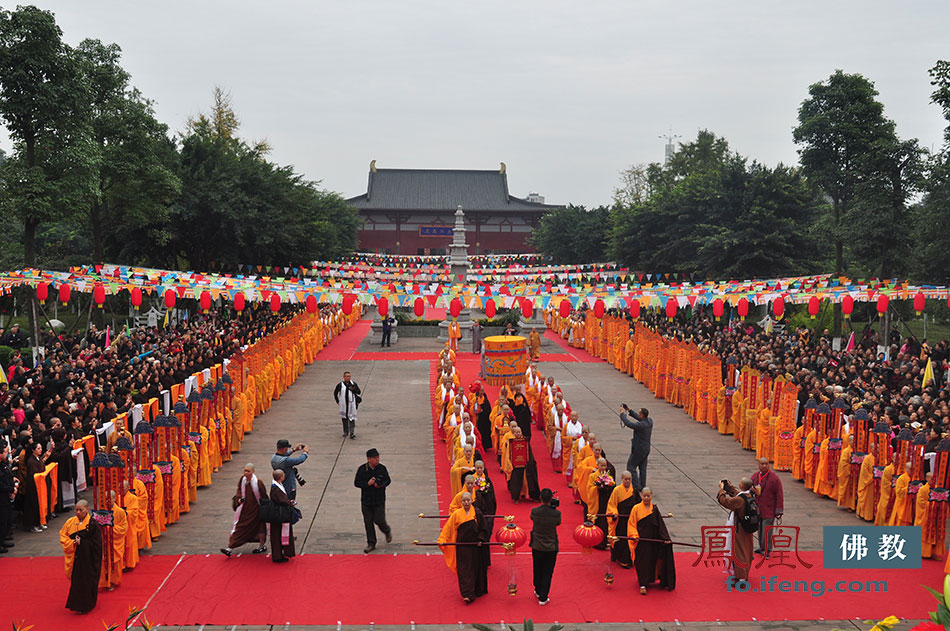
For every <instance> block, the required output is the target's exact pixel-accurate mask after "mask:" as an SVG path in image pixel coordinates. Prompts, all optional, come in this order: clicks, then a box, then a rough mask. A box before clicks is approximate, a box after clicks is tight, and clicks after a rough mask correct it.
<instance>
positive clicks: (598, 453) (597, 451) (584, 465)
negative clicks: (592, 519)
mask: <svg viewBox="0 0 950 631" xmlns="http://www.w3.org/2000/svg"><path fill="white" fill-rule="evenodd" d="M603 457H604V450H603V448H602V447H601V446H600V443H594V444H593V445H591V455H590V456H588V457H587V458H584V461H583V462H581V464H580V465H579V469H580V471H579V472H578V475H577V487H576V489H575V490H576V491H577V498H578V501H579V502H580V503H581V504H583V506H584V514H587V513H591V512H596V511H591V510H588V508H589V507H590V506H591V504H595V503H596V502H593V501H592V500H591V498H590V497H589V492H590V488H589V486H588V482H589V481H590V477H591V474H592V473H593V472H595V471H597V462H598V461H599V460H600V459H601V458H603Z"/></svg>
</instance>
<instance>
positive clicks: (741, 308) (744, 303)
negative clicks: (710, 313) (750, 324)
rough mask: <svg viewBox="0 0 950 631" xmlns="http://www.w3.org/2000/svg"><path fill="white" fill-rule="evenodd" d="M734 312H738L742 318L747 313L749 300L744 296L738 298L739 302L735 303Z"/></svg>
mask: <svg viewBox="0 0 950 631" xmlns="http://www.w3.org/2000/svg"><path fill="white" fill-rule="evenodd" d="M736 312H737V313H738V314H739V317H740V318H744V317H746V316H747V315H749V301H748V300H747V299H745V298H739V304H738V305H736Z"/></svg>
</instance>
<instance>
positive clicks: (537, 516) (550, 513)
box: [531, 489, 561, 605]
mask: <svg viewBox="0 0 950 631" xmlns="http://www.w3.org/2000/svg"><path fill="white" fill-rule="evenodd" d="M553 498H554V492H553V491H551V489H542V490H541V505H540V506H536V507H534V508H532V509H531V523H532V528H531V559H532V562H533V565H534V594H535V596H537V597H538V604H539V605H546V604H548V603H549V602H551V601H550V598H549V594H550V591H551V579H552V578H554V565H555V563H557V551H558V545H557V527H558V526H560V525H561V511H559V510H558V509H557V508H555V507H554V506H551V500H552V499H553Z"/></svg>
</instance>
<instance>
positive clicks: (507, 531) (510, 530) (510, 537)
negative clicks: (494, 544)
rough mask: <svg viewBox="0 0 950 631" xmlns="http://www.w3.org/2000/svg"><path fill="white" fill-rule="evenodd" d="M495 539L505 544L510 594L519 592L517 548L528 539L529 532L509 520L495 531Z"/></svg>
mask: <svg viewBox="0 0 950 631" xmlns="http://www.w3.org/2000/svg"><path fill="white" fill-rule="evenodd" d="M495 539H496V540H497V541H498V542H499V543H502V544H504V548H505V556H507V557H508V595H509V596H514V595H516V594H517V593H518V582H517V576H516V574H515V550H517V549H518V548H520V547H521V546H523V545H524V544H525V543H527V541H528V533H526V532H525V531H524V530H522V529H521V528H519V527H518V526H516V525H515V524H514V522H511V521H509V522H508V523H507V524H505V527H504V528H500V529H499V530H498V532H497V533H495Z"/></svg>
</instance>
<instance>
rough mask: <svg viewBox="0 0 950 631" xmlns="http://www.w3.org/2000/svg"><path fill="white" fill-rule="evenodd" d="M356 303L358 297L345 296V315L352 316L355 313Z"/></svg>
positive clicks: (343, 306)
mask: <svg viewBox="0 0 950 631" xmlns="http://www.w3.org/2000/svg"><path fill="white" fill-rule="evenodd" d="M355 301H356V296H354V295H353V294H344V295H343V305H342V308H343V315H350V314H351V313H353V302H355Z"/></svg>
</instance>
